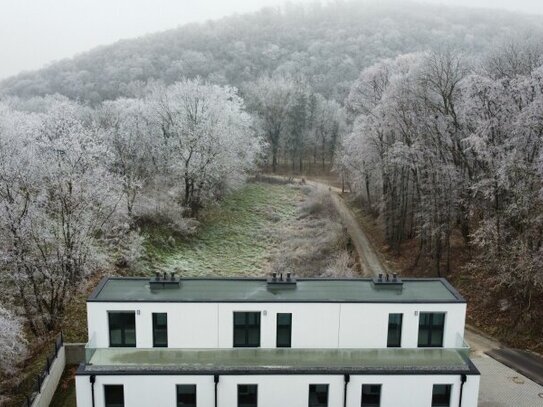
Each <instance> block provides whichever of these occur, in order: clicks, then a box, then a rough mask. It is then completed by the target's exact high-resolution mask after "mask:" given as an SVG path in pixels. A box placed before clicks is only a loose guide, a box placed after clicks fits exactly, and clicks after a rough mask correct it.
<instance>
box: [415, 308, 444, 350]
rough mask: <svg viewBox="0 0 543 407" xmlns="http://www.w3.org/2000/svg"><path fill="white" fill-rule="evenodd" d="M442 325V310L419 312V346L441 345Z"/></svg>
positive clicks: (433, 346) (438, 346)
mask: <svg viewBox="0 0 543 407" xmlns="http://www.w3.org/2000/svg"><path fill="white" fill-rule="evenodd" d="M444 326H445V313H444V312H433V313H432V312H421V313H420V316H419V347H428V348H440V347H442V346H443V331H444Z"/></svg>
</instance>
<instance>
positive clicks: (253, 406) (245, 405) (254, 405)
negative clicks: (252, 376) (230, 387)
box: [237, 383, 258, 407]
mask: <svg viewBox="0 0 543 407" xmlns="http://www.w3.org/2000/svg"><path fill="white" fill-rule="evenodd" d="M243 387H247V388H251V389H254V397H255V400H254V402H252V403H251V402H249V401H247V402H246V401H244V402H243V403H242V400H240V389H241V388H243ZM247 393H248V392H247ZM248 403H251V404H248ZM237 406H238V407H258V384H242V383H240V384H238V387H237Z"/></svg>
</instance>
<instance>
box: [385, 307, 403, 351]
mask: <svg viewBox="0 0 543 407" xmlns="http://www.w3.org/2000/svg"><path fill="white" fill-rule="evenodd" d="M402 319H403V314H388V339H387V347H389V348H399V347H401V346H402Z"/></svg>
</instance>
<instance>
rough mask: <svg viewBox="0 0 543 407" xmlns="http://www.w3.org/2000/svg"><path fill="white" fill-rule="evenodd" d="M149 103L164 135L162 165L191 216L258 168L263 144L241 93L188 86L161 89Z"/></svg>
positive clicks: (192, 82) (194, 84)
mask: <svg viewBox="0 0 543 407" xmlns="http://www.w3.org/2000/svg"><path fill="white" fill-rule="evenodd" d="M147 103H149V104H150V108H151V109H152V111H153V115H154V120H155V123H156V125H157V126H158V127H159V128H160V129H161V133H162V134H161V138H162V147H161V149H162V152H163V154H162V155H161V159H163V160H164V164H165V165H166V167H165V168H166V171H168V172H170V173H171V176H172V177H173V179H174V180H176V182H179V183H181V184H182V191H181V193H180V201H181V204H182V205H183V206H184V207H185V208H187V209H188V210H189V212H190V213H191V214H195V213H197V212H198V210H199V209H200V208H201V207H202V205H203V204H204V203H205V202H207V201H209V200H210V199H213V198H214V197H219V196H221V195H222V194H224V193H225V192H226V191H227V190H228V189H229V188H230V187H232V186H235V185H239V183H241V182H243V181H244V180H245V177H246V176H247V174H248V172H249V171H250V170H252V169H253V168H254V165H255V163H256V161H257V159H258V157H259V155H260V151H261V147H262V142H261V140H260V138H259V137H257V136H256V135H255V134H254V130H253V124H252V119H251V116H250V115H249V114H248V113H246V112H245V110H244V103H243V100H242V99H241V98H240V97H239V96H238V95H237V92H236V90H235V89H233V88H230V87H221V86H218V85H211V84H208V83H205V82H203V81H201V80H199V79H196V80H185V81H183V82H178V83H176V84H174V85H171V86H169V87H167V88H165V87H158V88H156V89H155V90H154V91H153V92H152V93H151V94H150V95H149V96H148V98H147Z"/></svg>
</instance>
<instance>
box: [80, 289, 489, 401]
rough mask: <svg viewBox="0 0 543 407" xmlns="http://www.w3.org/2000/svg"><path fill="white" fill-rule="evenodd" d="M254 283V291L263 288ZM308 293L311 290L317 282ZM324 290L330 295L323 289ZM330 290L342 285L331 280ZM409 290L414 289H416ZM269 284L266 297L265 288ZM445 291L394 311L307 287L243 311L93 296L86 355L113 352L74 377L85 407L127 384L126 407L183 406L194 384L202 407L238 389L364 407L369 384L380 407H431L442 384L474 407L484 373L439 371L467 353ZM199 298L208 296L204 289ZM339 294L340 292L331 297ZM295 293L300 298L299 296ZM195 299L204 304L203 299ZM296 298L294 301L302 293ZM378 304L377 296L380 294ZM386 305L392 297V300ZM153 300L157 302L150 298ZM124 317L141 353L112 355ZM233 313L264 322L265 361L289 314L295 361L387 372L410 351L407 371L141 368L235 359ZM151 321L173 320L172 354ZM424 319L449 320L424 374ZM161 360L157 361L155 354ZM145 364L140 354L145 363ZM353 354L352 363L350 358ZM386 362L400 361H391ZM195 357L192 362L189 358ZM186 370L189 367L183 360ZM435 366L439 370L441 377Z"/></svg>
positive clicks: (462, 307) (457, 304)
mask: <svg viewBox="0 0 543 407" xmlns="http://www.w3.org/2000/svg"><path fill="white" fill-rule="evenodd" d="M425 281H426V280H425ZM240 284H243V282H240ZM252 284H253V289H254V284H255V283H254V282H253V283H252ZM304 284H305V285H306V286H307V285H311V281H308V282H305V283H304ZM320 284H321V286H322V281H321V283H320ZM330 284H334V283H333V281H332V282H330ZM368 284H369V283H368ZM411 284H416V282H412V283H411ZM118 285H119V284H117V286H118ZM262 285H263V287H264V289H265V288H266V282H265V280H264V281H263V282H262ZM443 285H444V287H446V289H447V290H451V296H452V298H451V300H436V301H433V302H432V301H430V300H427V299H425V300H424V301H414V300H405V301H404V300H403V298H402V297H401V295H402V293H401V291H399V292H398V297H392V299H391V300H390V301H388V302H387V301H384V300H383V301H375V300H373V301H364V300H365V298H361V300H360V301H350V300H349V301H341V300H337V299H330V300H328V301H326V300H322V301H304V300H303V295H305V294H304V293H307V288H304V289H303V290H300V297H301V300H300V301H294V300H292V298H289V300H288V301H282V300H274V301H271V300H270V301H254V300H253V299H252V300H250V301H248V300H246V299H240V301H239V302H236V301H231V300H224V301H221V300H219V301H212V298H210V299H209V300H208V301H201V300H200V301H194V302H191V301H190V300H187V299H186V297H182V300H179V301H175V300H171V297H172V296H175V292H173V291H171V292H168V293H166V294H167V295H168V298H169V299H168V300H167V301H151V300H149V299H146V300H141V301H135V300H130V301H128V300H127V301H125V300H122V301H121V300H108V299H100V298H99V297H98V296H94V298H92V299H91V300H89V302H87V313H88V330H89V345H88V347H89V348H90V349H89V350H90V351H91V352H90V354H91V355H93V353H92V351H93V350H94V349H101V348H103V349H105V354H106V355H105V357H103V358H99V357H98V358H94V359H93V358H92V357H91V358H89V359H88V362H89V364H87V365H82V366H80V368H79V371H78V374H77V376H76V391H77V406H78V407H110V406H108V405H107V403H106V402H105V395H104V386H108V385H122V386H123V391H124V406H126V407H150V406H158V407H170V406H171V407H175V406H178V404H177V400H176V397H177V394H176V386H177V385H183V384H188V385H195V386H196V402H197V404H196V405H197V407H238V406H239V405H238V385H257V389H258V391H257V395H258V396H257V407H308V406H309V407H312V405H311V403H310V401H309V387H310V385H315V384H317V385H320V384H325V385H328V401H327V403H326V407H361V400H362V386H363V385H380V386H381V397H380V404H379V407H432V406H433V405H434V404H433V403H432V392H433V388H434V385H449V386H450V400H449V406H455V407H456V406H460V407H462V406H463V407H476V406H477V399H478V390H479V373H478V371H477V369H476V368H475V367H474V366H473V364H471V362H469V361H467V360H465V366H464V359H463V357H460V358H459V360H460V362H461V363H460V365H461V367H460V368H459V367H458V364H456V365H455V363H457V361H455V360H454V358H453V360H452V361H451V362H450V364H449V365H445V366H443V367H442V366H441V365H439V364H432V359H433V358H434V355H435V358H437V360H439V361H440V363H441V361H442V360H445V362H443V363H449V362H448V361H449V359H447V357H448V356H447V357H443V355H442V354H440V352H441V351H440V349H444V350H445V351H447V350H452V352H453V353H452V354H453V355H456V353H454V352H455V350H456V349H457V348H462V346H463V338H464V325H465V314H466V304H465V301H464V300H463V299H462V298H461V297H460V296H459V295H458V293H456V292H454V290H453V289H452V288H451V287H450V286H448V284H447V283H446V282H443ZM321 286H319V289H320V287H321ZM118 288H119V287H117V289H118ZM121 288H122V287H121ZM418 288H420V287H418ZM132 289H133V290H140V291H137V293H138V294H137V295H139V296H141V295H145V291H141V287H140V288H138V287H136V288H134V287H132ZM187 289H188V288H187ZM198 289H199V290H201V287H198ZM366 289H367V287H366ZM434 289H435V287H434ZM195 290H196V288H195ZM304 290H306V291H304ZM212 291H213V290H212ZM185 292H186V291H185ZM251 292H252V291H251ZM331 292H332V293H334V291H332V290H331ZM411 292H419V291H417V290H414V291H411ZM447 292H448V291H447ZM142 293H143V294H142ZM291 293H294V292H292V291H291ZM335 293H337V291H335ZM197 294H198V295H200V294H201V291H200V292H198V293H197ZM373 294H375V293H373ZM153 295H156V293H153ZM289 295H290V297H293V298H296V297H295V296H296V294H295V293H294V294H289ZM407 295H408V294H406V296H407ZM441 295H443V293H441ZM134 296H136V294H134ZM268 296H269V293H268ZM375 296H379V293H377V294H375ZM382 296H383V298H391V295H390V292H388V293H386V294H382ZM149 297H150V298H156V297H153V296H151V295H150V296H149ZM122 298H123V299H125V298H130V296H129V295H128V296H127V295H124V294H123V295H122ZM116 311H120V312H126V311H128V312H131V313H133V314H134V319H135V337H136V344H135V347H131V348H122V349H121V353H115V352H116V351H117V350H118V349H119V348H116V349H107V348H109V347H110V338H109V331H110V327H109V317H108V314H109V313H111V312H116ZM235 312H258V313H259V314H260V347H259V349H262V351H260V352H268V351H269V350H273V349H275V348H276V345H277V344H276V340H277V314H279V313H289V314H291V315H292V320H291V348H293V349H292V352H296V349H299V351H298V352H303V350H308V349H311V350H316V351H317V352H318V354H319V355H320V354H323V353H324V352H325V350H334V349H336V350H340V351H341V350H353V352H360V351H366V350H367V351H369V353H372V352H373V350H375V352H376V354H377V355H381V356H377V357H376V359H374V360H378V363H381V361H382V359H381V357H382V355H384V354H383V353H382V352H397V351H399V352H403V351H405V352H406V353H405V354H406V355H407V358H404V359H402V363H404V365H403V366H402V369H395V368H394V367H391V365H390V364H387V363H389V362H390V360H387V361H385V360H383V362H382V363H383V365H382V366H381V365H379V367H378V368H375V367H374V366H370V365H366V366H364V365H363V364H361V365H360V366H358V365H357V366H354V367H353V366H352V365H349V364H348V363H347V364H346V365H343V364H340V365H339V366H338V364H335V365H334V366H320V365H319V366H317V368H316V370H315V366H313V365H312V364H311V363H309V362H311V361H308V363H307V366H308V367H307V369H305V365H304V363H301V366H300V363H299V360H298V361H297V362H294V361H292V364H291V365H289V364H288V359H287V361H286V362H285V365H284V366H283V365H278V366H276V365H274V366H272V365H269V366H262V367H261V369H260V367H258V369H256V368H255V366H249V365H247V367H246V369H244V368H243V366H244V365H243V363H244V362H243V360H241V361H240V365H239V366H240V367H238V368H237V370H228V367H229V366H223V365H222V364H224V363H227V362H225V361H224V360H217V361H216V362H213V361H212V362H210V361H209V360H207V359H205V364H207V365H206V367H205V369H204V368H202V369H201V370H199V371H198V370H196V371H195V370H194V368H193V366H191V369H186V370H185V371H184V372H185V373H184V374H183V368H179V369H178V370H176V368H171V366H169V365H167V364H165V365H163V366H157V365H156V364H151V365H145V366H143V365H141V366H140V365H138V363H143V364H145V363H148V362H147V361H148V358H151V359H152V358H153V355H160V354H162V356H160V357H159V358H158V359H157V360H162V361H164V360H168V359H167V358H166V359H165V358H164V355H167V354H168V352H171V353H170V354H175V352H176V350H183V349H184V350H198V351H195V352H197V353H198V354H201V353H205V352H206V351H207V352H209V351H219V352H227V353H229V354H232V352H230V350H232V349H233V347H234V313H235ZM153 313H166V314H167V339H168V340H167V347H168V349H165V348H158V349H154V350H153V349H152V348H153V317H152V314H153ZM421 313H442V314H444V315H445V318H444V328H443V340H442V346H441V347H439V348H433V349H430V352H434V351H435V353H432V354H431V356H430V357H429V359H430V360H429V362H428V365H425V364H424V363H425V362H422V364H421V360H417V358H418V357H419V356H418V355H422V356H420V358H424V356H423V354H424V350H420V351H422V353H420V354H419V353H418V352H419V349H417V348H418V340H419V318H420V314H421ZM389 314H402V324H401V347H400V349H398V348H394V349H391V350H387V349H386V348H387V338H388V330H389V326H388V324H389ZM200 350H201V351H200ZM111 351H114V352H111ZM155 351H156V352H157V353H153V352H155ZM283 351H285V350H284V349H283V350H282V352H283ZM122 352H125V356H126V355H127V354H128V355H132V356H133V358H130V357H132V356H130V357H129V362H127V360H126V359H123V356H119V355H121V354H122ZM272 352H276V351H272ZM286 352H287V353H282V354H281V355H282V356H285V355H287V356H288V355H289V353H288V352H290V350H288V349H287V350H286ZM379 352H381V353H379ZM459 354H460V353H459ZM138 355H140V358H139V359H138ZM142 355H143V356H142ZM292 355H293V353H290V357H291V358H292ZM304 355H305V353H304ZM348 355H349V358H351V355H352V353H348ZM386 355H392V354H391V353H386ZM426 355H428V354H426ZM449 356H450V354H449ZM177 357H178V359H179V358H180V357H181V356H177ZM187 357H188V356H186V355H185V356H182V357H181V358H182V359H186V358H187ZM238 357H239V355H238V354H236V356H235V357H234V358H233V359H234V360H237V358H238ZM161 358H162V359H161ZM242 359H243V358H242ZM334 359H335V353H334ZM384 359H386V356H384ZM202 360H204V359H202ZM257 360H260V359H257ZM262 360H267V359H265V358H263V359H262ZM323 360H325V359H323ZM326 360H327V361H330V360H331V359H326ZM361 360H362V359H361ZM104 361H107V362H104ZM231 361H232V358H230V359H228V363H231ZM406 361H407V362H406ZM91 362H96V363H95V364H92V363H91ZM181 362H182V363H185V362H184V361H183V360H181ZM115 363H119V365H115ZM161 363H162V362H161ZM182 363H181V364H182ZM186 363H187V364H188V362H186ZM270 363H271V362H270ZM342 363H343V362H342ZM210 364H211V367H210V366H209V365H210ZM97 365H98V366H97ZM342 366H343V367H342ZM406 366H407V367H406ZM409 366H413V368H410V367H409ZM436 366H440V367H439V368H436ZM358 367H359V369H358ZM215 368H216V370H214V369H215ZM116 369H117V370H116ZM119 369H120V371H119ZM274 369H276V370H274ZM319 369H320V370H319ZM278 372H279V373H278ZM461 394H462V396H460V395H461Z"/></svg>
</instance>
